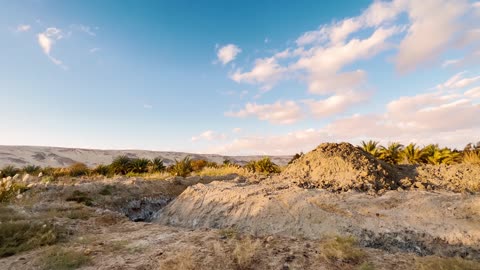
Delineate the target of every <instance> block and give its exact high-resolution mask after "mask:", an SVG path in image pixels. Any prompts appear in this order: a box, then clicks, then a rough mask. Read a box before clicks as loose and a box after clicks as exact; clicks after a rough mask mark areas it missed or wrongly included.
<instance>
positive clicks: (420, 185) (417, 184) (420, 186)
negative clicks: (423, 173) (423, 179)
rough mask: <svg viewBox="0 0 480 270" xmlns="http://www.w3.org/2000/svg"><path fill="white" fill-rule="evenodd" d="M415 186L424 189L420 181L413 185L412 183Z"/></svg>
mask: <svg viewBox="0 0 480 270" xmlns="http://www.w3.org/2000/svg"><path fill="white" fill-rule="evenodd" d="M414 186H415V187H416V188H418V189H420V190H424V189H425V186H424V185H423V184H422V183H420V182H415V185H414Z"/></svg>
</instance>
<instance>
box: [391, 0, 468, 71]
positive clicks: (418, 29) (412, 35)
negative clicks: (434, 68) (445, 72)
mask: <svg viewBox="0 0 480 270" xmlns="http://www.w3.org/2000/svg"><path fill="white" fill-rule="evenodd" d="M467 9H468V5H467V1H463V0H456V1H450V0H426V1H410V3H409V5H408V14H409V18H410V21H411V24H410V26H409V29H408V34H407V36H406V37H405V38H404V39H403V41H402V42H401V43H400V47H399V53H398V55H397V57H396V60H395V62H396V65H397V68H398V69H399V70H400V71H410V70H413V69H414V68H415V67H417V66H418V65H419V64H421V63H425V62H430V61H432V60H434V59H436V57H437V56H438V55H440V53H442V52H443V51H444V50H445V49H446V48H447V47H448V45H449V44H450V43H451V42H452V38H453V37H454V35H455V34H456V33H458V31H459V30H460V27H461V24H460V23H459V18H460V17H461V16H462V15H463V14H465V12H466V11H467Z"/></svg>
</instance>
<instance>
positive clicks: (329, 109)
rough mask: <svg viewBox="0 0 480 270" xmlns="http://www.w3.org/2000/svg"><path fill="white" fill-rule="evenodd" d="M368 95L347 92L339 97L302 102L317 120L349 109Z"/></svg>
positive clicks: (367, 97) (368, 95) (364, 99)
mask: <svg viewBox="0 0 480 270" xmlns="http://www.w3.org/2000/svg"><path fill="white" fill-rule="evenodd" d="M369 97H370V94H369V93H361V92H358V93H357V92H353V91H351V92H347V93H345V94H341V95H333V96H330V97H328V98H326V99H323V100H306V101H304V102H305V103H306V104H307V105H308V107H309V108H310V111H311V113H312V115H313V116H315V117H317V118H325V117H328V116H332V115H335V114H338V113H341V112H343V111H345V110H347V109H349V108H350V107H352V106H354V105H355V104H358V103H360V102H364V101H366V100H368V99H369Z"/></svg>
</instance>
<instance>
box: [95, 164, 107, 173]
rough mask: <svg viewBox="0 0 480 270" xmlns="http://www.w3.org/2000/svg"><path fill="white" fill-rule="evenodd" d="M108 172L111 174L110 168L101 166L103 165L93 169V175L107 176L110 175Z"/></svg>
mask: <svg viewBox="0 0 480 270" xmlns="http://www.w3.org/2000/svg"><path fill="white" fill-rule="evenodd" d="M110 172H111V170H110V166H108V165H103V164H100V165H98V166H97V167H95V169H93V173H94V174H96V175H103V176H108V175H110Z"/></svg>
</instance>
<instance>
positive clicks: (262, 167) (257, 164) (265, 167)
mask: <svg viewBox="0 0 480 270" xmlns="http://www.w3.org/2000/svg"><path fill="white" fill-rule="evenodd" d="M245 168H246V169H247V170H248V171H250V172H256V173H264V174H271V173H279V172H280V168H279V167H278V166H277V164H275V163H273V162H272V161H271V160H270V158H269V157H264V158H262V159H260V160H257V161H250V162H248V163H247V164H246V165H245Z"/></svg>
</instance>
